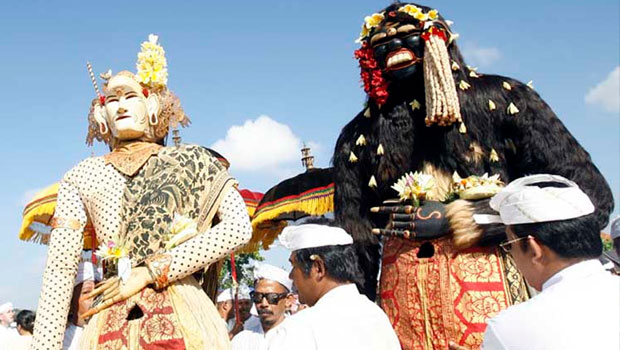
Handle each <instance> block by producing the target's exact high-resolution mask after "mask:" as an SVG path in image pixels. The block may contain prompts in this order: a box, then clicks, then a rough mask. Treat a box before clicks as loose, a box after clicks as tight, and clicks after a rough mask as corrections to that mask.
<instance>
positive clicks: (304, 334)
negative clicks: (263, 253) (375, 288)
mask: <svg viewBox="0 0 620 350" xmlns="http://www.w3.org/2000/svg"><path fill="white" fill-rule="evenodd" d="M279 240H280V243H281V244H282V245H283V246H284V247H285V248H287V249H288V250H290V251H291V255H290V258H289V261H290V262H291V265H293V269H292V270H291V273H290V274H289V276H290V278H291V279H292V280H293V282H294V284H295V287H297V289H298V291H299V301H300V302H302V303H304V304H308V305H309V306H310V308H308V309H305V310H302V311H300V312H298V313H296V314H295V315H293V316H291V317H289V318H287V319H286V320H285V321H284V322H283V323H282V324H281V325H280V326H279V327H278V328H277V329H276V330H275V334H274V335H272V336H271V337H270V339H269V341H268V349H269V350H291V349H295V350H340V349H355V350H377V349H381V350H400V349H401V347H400V344H399V342H398V338H397V337H396V333H395V332H394V330H393V329H392V326H391V325H390V322H389V320H388V318H387V316H386V315H385V313H384V312H383V310H381V308H379V306H377V305H376V304H375V303H373V302H371V301H370V300H368V298H367V297H366V296H365V295H363V294H360V293H359V291H358V289H357V287H356V283H359V282H360V280H361V271H360V269H359V262H358V260H357V254H356V253H355V249H354V248H353V239H352V238H351V236H350V235H349V234H348V233H347V232H346V231H345V230H343V229H341V228H338V227H330V226H326V225H318V224H304V225H299V226H289V227H286V228H285V229H284V231H282V234H281V235H280V237H279Z"/></svg>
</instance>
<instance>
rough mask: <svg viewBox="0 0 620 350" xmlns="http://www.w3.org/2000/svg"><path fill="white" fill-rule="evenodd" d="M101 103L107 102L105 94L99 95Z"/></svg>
mask: <svg viewBox="0 0 620 350" xmlns="http://www.w3.org/2000/svg"><path fill="white" fill-rule="evenodd" d="M99 104H100V105H102V106H103V105H104V104H105V96H101V95H99Z"/></svg>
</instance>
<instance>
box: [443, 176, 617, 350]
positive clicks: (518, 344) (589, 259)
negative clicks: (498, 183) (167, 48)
mask: <svg viewBox="0 0 620 350" xmlns="http://www.w3.org/2000/svg"><path fill="white" fill-rule="evenodd" d="M490 205H491V208H493V209H494V210H496V211H498V212H499V217H498V218H500V219H501V222H502V223H504V224H505V225H507V229H506V233H507V237H508V240H507V241H506V242H504V243H502V244H501V245H500V246H501V247H502V248H503V249H504V250H505V251H507V252H510V254H511V255H512V257H513V258H514V260H515V263H516V264H517V267H518V268H519V270H520V271H521V273H522V274H523V276H524V277H525V279H526V280H527V281H528V283H529V284H530V285H531V286H532V287H534V288H535V289H536V290H539V291H541V293H540V294H538V295H536V296H535V297H533V298H532V299H530V300H528V301H527V302H524V303H521V304H519V305H515V306H511V307H510V308H508V309H506V310H504V311H502V312H500V313H499V314H498V315H497V316H495V317H494V318H492V319H490V320H489V322H488V325H487V329H486V332H485V335H484V342H483V344H482V348H483V349H493V350H495V349H510V350H519V349H523V350H526V349H527V350H536V349H545V350H549V349H562V350H570V349H598V350H607V349H609V350H617V349H619V348H620V313H619V312H618V311H619V310H620V278H618V277H617V276H613V275H611V274H610V273H609V272H607V271H605V270H604V269H603V266H602V265H601V263H600V262H599V261H598V259H597V258H598V257H599V256H600V255H601V252H602V242H601V238H600V232H599V230H598V226H597V224H596V220H595V218H594V214H593V213H594V210H595V208H594V205H593V204H592V202H591V201H590V199H589V198H588V196H587V195H586V194H585V193H583V191H581V189H579V187H578V186H577V184H575V183H574V182H572V181H569V180H567V179H565V178H563V177H560V176H555V175H544V174H541V175H532V176H527V177H524V178H521V179H517V180H515V181H513V182H511V183H510V184H509V185H508V186H507V187H506V188H504V189H503V190H502V191H501V192H500V193H498V194H497V195H496V196H495V197H494V198H493V199H492V200H491V202H490ZM476 220H483V221H487V222H489V221H494V220H493V219H491V218H490V217H487V218H481V217H478V218H476ZM495 222H498V221H495ZM451 349H464V348H462V347H458V346H454V345H451Z"/></svg>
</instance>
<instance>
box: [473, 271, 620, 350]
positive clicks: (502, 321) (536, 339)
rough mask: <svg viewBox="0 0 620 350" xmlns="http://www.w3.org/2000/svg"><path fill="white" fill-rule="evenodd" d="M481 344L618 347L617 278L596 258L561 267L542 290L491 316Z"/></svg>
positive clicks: (490, 348) (489, 349)
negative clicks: (526, 299) (522, 301)
mask: <svg viewBox="0 0 620 350" xmlns="http://www.w3.org/2000/svg"><path fill="white" fill-rule="evenodd" d="M482 348H483V349H485V350H495V349H510V350H519V349H523V350H536V349H541V350H543V349H544V350H550V349H562V350H570V349H575V350H577V349H579V350H584V349H597V350H607V349H609V350H618V349H620V278H619V277H618V276H613V275H611V274H610V273H609V272H607V271H605V270H604V269H603V266H602V265H601V263H600V262H599V261H598V260H587V261H583V262H580V263H577V264H574V265H571V266H569V267H567V268H565V269H563V270H561V271H559V272H558V273H556V274H555V275H553V276H552V277H551V278H549V279H548V280H547V281H546V282H545V283H544V284H543V286H542V292H541V293H540V294H538V295H537V296H535V297H534V298H532V299H530V300H528V301H526V302H524V303H521V304H519V305H515V306H511V307H509V308H508V309H506V310H504V311H502V312H500V313H499V314H498V315H497V316H495V317H494V318H492V319H490V320H489V322H488V325H487V329H486V332H485V334H484V343H483V344H482Z"/></svg>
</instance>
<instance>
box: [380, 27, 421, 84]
mask: <svg viewBox="0 0 620 350" xmlns="http://www.w3.org/2000/svg"><path fill="white" fill-rule="evenodd" d="M420 34H422V32H421V30H420V28H419V25H414V24H411V23H386V24H384V25H383V26H382V27H379V28H377V29H376V30H375V31H374V32H373V34H372V36H371V38H370V40H371V46H372V48H373V51H374V56H375V59H376V60H377V63H378V64H379V67H380V68H381V69H382V70H383V72H384V76H385V77H386V78H387V79H391V80H404V79H407V78H409V77H411V76H413V75H414V74H415V73H416V72H418V71H421V70H422V57H424V40H423V39H422V38H421V37H420Z"/></svg>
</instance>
